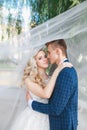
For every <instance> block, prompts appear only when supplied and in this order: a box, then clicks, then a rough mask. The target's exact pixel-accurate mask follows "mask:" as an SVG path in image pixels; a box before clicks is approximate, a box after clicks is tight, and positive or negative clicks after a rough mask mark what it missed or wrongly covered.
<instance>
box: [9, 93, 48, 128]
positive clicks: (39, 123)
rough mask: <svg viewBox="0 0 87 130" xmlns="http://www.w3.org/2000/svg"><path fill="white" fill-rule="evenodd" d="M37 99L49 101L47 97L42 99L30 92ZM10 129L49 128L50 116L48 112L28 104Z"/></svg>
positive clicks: (44, 101)
mask: <svg viewBox="0 0 87 130" xmlns="http://www.w3.org/2000/svg"><path fill="white" fill-rule="evenodd" d="M30 94H31V96H32V98H33V99H34V100H36V101H39V102H43V103H47V102H48V100H47V99H42V98H40V97H37V96H36V95H34V94H32V93H30ZM10 130H49V117H48V115H46V114H43V113H39V112H37V111H34V110H33V109H32V108H29V107H28V106H27V107H26V108H25V110H24V111H22V112H21V114H20V115H19V116H18V117H17V118H16V120H15V122H14V123H13V125H12V127H11V129H10Z"/></svg>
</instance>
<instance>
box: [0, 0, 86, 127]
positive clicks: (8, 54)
mask: <svg viewBox="0 0 87 130" xmlns="http://www.w3.org/2000/svg"><path fill="white" fill-rule="evenodd" d="M61 38H62V39H65V41H66V43H67V46H68V57H69V60H70V61H71V62H72V63H73V65H74V66H75V68H76V70H77V73H78V77H79V108H78V109H79V120H78V130H87V123H86V120H87V0H86V1H84V2H83V3H81V4H79V5H77V6H75V7H74V8H72V9H70V10H68V11H66V12H64V13H62V14H60V15H59V16H56V17H55V18H52V19H51V20H48V21H47V22H45V23H43V24H41V25H39V26H37V27H35V28H33V29H31V30H29V31H27V32H24V33H22V34H20V35H19V36H17V37H16V36H15V37H13V39H12V40H11V41H7V42H4V43H3V42H2V43H0V60H1V61H2V60H3V59H4V60H7V61H8V60H10V61H11V64H14V66H15V67H14V69H12V70H3V69H2V68H0V130H9V129H10V126H11V124H12V123H13V121H14V120H15V118H16V116H17V115H18V114H19V113H20V112H21V111H22V110H23V109H25V107H26V105H27V103H26V100H25V93H26V90H25V89H23V88H20V85H19V84H20V81H21V77H22V73H23V68H24V66H25V64H26V62H27V60H29V58H31V57H32V55H34V54H35V53H36V52H37V50H38V49H40V48H41V47H42V46H44V44H45V43H46V42H49V41H52V40H56V39H61Z"/></svg>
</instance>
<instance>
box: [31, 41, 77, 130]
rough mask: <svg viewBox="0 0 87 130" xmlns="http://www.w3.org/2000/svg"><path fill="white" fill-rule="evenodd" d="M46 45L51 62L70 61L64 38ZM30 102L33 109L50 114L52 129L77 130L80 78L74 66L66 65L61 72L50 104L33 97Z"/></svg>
mask: <svg viewBox="0 0 87 130" xmlns="http://www.w3.org/2000/svg"><path fill="white" fill-rule="evenodd" d="M46 45H47V47H48V58H49V59H50V62H51V64H54V63H56V64H57V65H58V64H60V63H62V62H66V61H68V59H67V46H66V43H65V41H64V39H60V40H55V41H51V42H49V43H47V44H46ZM29 104H30V106H31V107H32V109H33V110H35V111H38V112H41V113H45V114H48V115H49V121H50V130H77V120H78V119H77V116H78V78H77V73H76V70H75V69H74V67H72V68H68V67H66V68H64V69H63V70H62V71H61V72H60V74H59V76H58V77H57V80H56V83H55V87H54V91H53V94H52V96H51V98H50V99H49V102H48V104H43V103H40V102H37V101H32V100H31V99H29Z"/></svg>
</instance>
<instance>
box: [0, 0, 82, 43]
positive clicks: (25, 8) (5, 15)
mask: <svg viewBox="0 0 87 130" xmlns="http://www.w3.org/2000/svg"><path fill="white" fill-rule="evenodd" d="M83 1H84V0H18V1H17V0H0V41H6V40H8V39H10V38H12V37H13V36H14V35H19V34H20V33H22V32H24V31H26V30H29V29H31V28H33V27H35V26H37V25H39V24H41V23H44V22H45V21H47V20H49V19H51V18H53V17H55V16H57V15H58V14H60V13H62V12H64V11H66V10H68V9H70V8H72V7H74V6H76V5H77V4H79V3H81V2H83Z"/></svg>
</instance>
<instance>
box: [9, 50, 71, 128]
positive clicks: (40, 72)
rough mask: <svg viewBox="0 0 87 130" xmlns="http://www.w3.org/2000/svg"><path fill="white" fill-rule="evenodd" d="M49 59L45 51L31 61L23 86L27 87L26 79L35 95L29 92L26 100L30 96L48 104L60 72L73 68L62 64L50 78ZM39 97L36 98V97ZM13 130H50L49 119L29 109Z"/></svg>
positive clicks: (18, 118)
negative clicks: (48, 70)
mask: <svg viewBox="0 0 87 130" xmlns="http://www.w3.org/2000/svg"><path fill="white" fill-rule="evenodd" d="M48 65H49V64H48V59H47V56H46V53H45V51H44V50H43V49H41V50H39V51H38V52H37V54H35V55H34V56H33V58H31V60H29V62H28V63H27V66H26V67H25V69H24V75H23V80H22V81H23V85H25V86H26V83H25V81H26V79H28V80H29V81H30V82H32V83H33V85H34V86H31V87H32V89H35V93H32V92H30V91H29V90H27V88H26V90H27V94H26V98H27V96H28V95H29V94H30V95H31V96H32V98H33V99H34V100H37V101H39V102H43V103H47V102H48V98H49V97H50V96H51V94H52V91H53V89H54V84H55V81H56V78H57V76H58V74H59V72H60V71H61V70H62V69H63V68H64V67H71V64H70V63H66V64H65V63H62V64H60V65H59V67H57V69H55V71H54V73H53V75H52V76H51V77H50V76H49V75H47V73H46V69H47V68H48ZM35 94H36V95H37V96H36V95H35ZM11 130H49V117H48V115H46V114H43V113H39V112H36V111H34V110H32V109H31V108H29V107H28V106H27V107H26V109H25V110H24V111H23V112H21V114H20V115H19V116H18V117H17V118H16V120H15V122H14V123H13V125H12V127H11Z"/></svg>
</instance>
